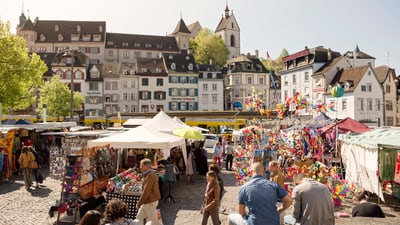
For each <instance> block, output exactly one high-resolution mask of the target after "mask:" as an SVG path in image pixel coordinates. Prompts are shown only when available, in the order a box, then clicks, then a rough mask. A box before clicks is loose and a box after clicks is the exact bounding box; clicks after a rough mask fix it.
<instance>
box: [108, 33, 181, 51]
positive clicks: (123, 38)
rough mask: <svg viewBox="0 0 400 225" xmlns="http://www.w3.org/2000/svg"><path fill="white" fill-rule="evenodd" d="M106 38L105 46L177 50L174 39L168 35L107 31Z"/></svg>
mask: <svg viewBox="0 0 400 225" xmlns="http://www.w3.org/2000/svg"><path fill="white" fill-rule="evenodd" d="M106 38H107V39H106V48H121V49H137V50H148V51H162V52H164V51H165V52H179V49H178V45H177V43H176V39H175V38H174V37H170V36H156V35H141V34H120V33H107V34H106Z"/></svg>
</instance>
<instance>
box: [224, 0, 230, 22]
mask: <svg viewBox="0 0 400 225" xmlns="http://www.w3.org/2000/svg"><path fill="white" fill-rule="evenodd" d="M228 17H229V7H228V1H226V7H225V18H228Z"/></svg>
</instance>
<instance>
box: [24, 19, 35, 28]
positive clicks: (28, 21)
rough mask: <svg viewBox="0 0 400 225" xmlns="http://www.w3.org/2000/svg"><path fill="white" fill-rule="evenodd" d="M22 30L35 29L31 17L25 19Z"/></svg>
mask: <svg viewBox="0 0 400 225" xmlns="http://www.w3.org/2000/svg"><path fill="white" fill-rule="evenodd" d="M21 30H35V28H34V27H33V23H32V20H31V19H28V20H26V21H25V23H24V24H23V25H22V27H21Z"/></svg>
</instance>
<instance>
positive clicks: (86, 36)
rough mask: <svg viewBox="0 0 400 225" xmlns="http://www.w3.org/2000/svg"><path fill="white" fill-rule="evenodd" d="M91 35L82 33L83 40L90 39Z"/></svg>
mask: <svg viewBox="0 0 400 225" xmlns="http://www.w3.org/2000/svg"><path fill="white" fill-rule="evenodd" d="M90 37H91V35H90V34H85V35H82V41H90Z"/></svg>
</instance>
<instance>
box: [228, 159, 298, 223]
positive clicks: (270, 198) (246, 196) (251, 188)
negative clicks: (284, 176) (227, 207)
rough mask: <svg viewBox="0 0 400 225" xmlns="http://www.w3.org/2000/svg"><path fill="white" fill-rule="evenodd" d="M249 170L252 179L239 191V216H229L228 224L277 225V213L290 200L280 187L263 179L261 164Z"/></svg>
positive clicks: (289, 203)
mask: <svg viewBox="0 0 400 225" xmlns="http://www.w3.org/2000/svg"><path fill="white" fill-rule="evenodd" d="M251 170H252V172H253V176H252V178H251V179H250V180H249V181H248V182H247V183H246V184H245V185H243V186H242V187H241V188H240V190H239V198H238V201H239V214H237V213H234V214H230V215H229V216H228V221H229V224H230V225H246V224H247V225H265V224H270V225H279V224H280V222H279V213H280V212H282V211H284V210H285V209H287V208H288V207H289V206H290V205H291V204H292V199H291V198H290V196H289V195H288V193H287V192H286V191H285V190H284V189H283V188H282V187H281V186H279V185H278V184H276V183H275V182H272V181H270V180H267V179H266V178H265V174H264V171H265V170H264V166H263V165H262V164H261V163H258V162H257V163H254V164H253V165H252V166H251ZM279 199H282V200H283V204H282V206H280V207H279V208H277V207H276V202H277V201H278V200H279ZM246 207H247V210H248V212H247V213H246Z"/></svg>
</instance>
